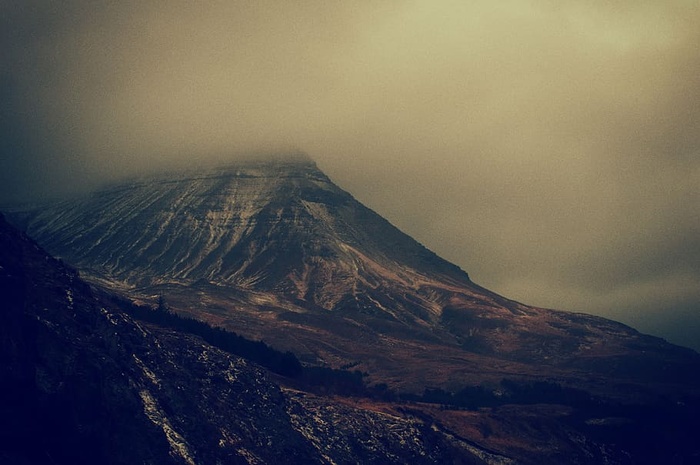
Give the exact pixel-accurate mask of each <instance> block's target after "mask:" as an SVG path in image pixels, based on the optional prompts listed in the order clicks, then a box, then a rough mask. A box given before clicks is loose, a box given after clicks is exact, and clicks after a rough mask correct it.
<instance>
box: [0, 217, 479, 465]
mask: <svg viewBox="0 0 700 465" xmlns="http://www.w3.org/2000/svg"><path fill="white" fill-rule="evenodd" d="M0 292H1V295H2V302H3V308H2V311H1V312H0V319H1V321H0V413H1V414H0V463H8V464H9V463H12V464H17V465H22V464H82V463H85V464H88V463H89V464H94V463H104V464H134V463H144V464H189V465H193V464H198V465H199V464H212V465H213V464H219V463H231V464H237V463H242V464H243V463H245V464H261V463H299V464H301V463H304V464H313V463H319V464H322V463H338V464H341V463H397V464H398V463H465V464H482V463H485V462H484V461H482V460H481V459H480V458H479V454H480V453H481V450H480V449H479V448H475V447H474V446H472V445H469V444H468V443H466V442H464V441H459V440H457V441H456V440H455V439H454V438H452V437H451V436H449V435H446V434H444V433H442V432H439V431H435V430H434V429H432V428H430V423H425V422H424V421H422V420H421V419H419V418H417V417H414V416H406V415H403V416H395V415H389V414H386V413H381V412H376V411H372V410H367V409H362V408H358V407H353V406H348V405H341V404H338V403H336V402H334V401H333V400H331V399H326V398H319V397H317V396H313V395H311V394H305V393H302V392H297V391H289V390H283V389H281V388H280V387H279V386H278V385H276V384H275V383H273V382H272V381H270V379H269V378H268V376H267V374H266V373H265V372H264V371H263V370H261V369H260V368H258V367H256V366H253V365H251V364H250V363H249V362H246V361H245V360H243V359H240V358H238V357H234V356H231V355H229V354H226V353H224V352H222V351H220V350H218V349H216V348H214V347H211V346H209V345H207V344H205V343H203V342H202V341H201V340H199V339H198V338H196V337H193V336H188V335H186V334H179V333H175V332H172V331H168V330H166V329H162V328H158V327H156V326H150V325H143V324H139V323H138V322H136V321H134V320H133V319H131V318H130V317H129V316H127V315H126V314H124V313H123V312H122V311H121V309H119V308H115V307H113V306H112V304H111V303H110V302H105V301H102V300H101V299H100V298H98V297H97V296H96V295H95V294H94V293H93V292H92V291H91V289H90V287H89V286H88V285H87V284H85V283H84V282H83V281H82V280H81V279H80V278H79V277H78V275H77V273H76V272H75V271H74V270H73V269H71V268H69V267H67V266H65V265H64V264H63V263H61V262H60V261H57V260H55V259H53V258H51V257H50V256H48V255H47V254H46V253H44V252H43V251H42V250H41V249H40V248H39V247H38V246H37V245H36V244H34V243H33V242H32V241H31V240H29V239H28V238H27V237H25V236H23V235H21V234H20V233H18V232H17V231H15V230H13V229H12V228H11V227H9V225H8V224H7V223H6V222H5V221H4V219H3V218H2V216H0Z"/></svg>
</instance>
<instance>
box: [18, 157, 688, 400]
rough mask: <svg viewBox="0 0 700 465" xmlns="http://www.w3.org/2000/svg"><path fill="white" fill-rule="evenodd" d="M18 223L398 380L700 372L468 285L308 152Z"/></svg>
mask: <svg viewBox="0 0 700 465" xmlns="http://www.w3.org/2000/svg"><path fill="white" fill-rule="evenodd" d="M15 220H16V221H17V222H18V223H19V224H21V225H22V226H23V227H24V228H26V230H27V232H28V233H29V234H30V235H31V236H32V237H34V238H36V240H37V241H38V242H39V243H41V244H42V245H43V246H44V247H46V248H47V250H49V251H50V252H51V253H53V254H55V255H57V256H60V257H63V258H64V259H66V260H67V261H69V262H70V263H72V264H74V265H75V266H76V267H78V268H79V269H80V270H81V272H83V273H85V274H86V275H87V276H88V277H90V278H92V279H93V280H95V281H99V282H101V283H103V284H106V285H108V286H110V287H111V288H113V289H119V290H121V291H122V292H124V293H126V294H128V295H130V296H131V297H132V298H133V299H135V300H146V301H149V300H150V301H151V302H152V301H154V300H155V299H156V298H157V297H158V296H159V295H163V296H165V298H166V299H167V301H168V303H169V304H170V305H171V307H172V308H173V309H175V310H177V311H178V312H182V313H187V314H190V315H193V316H195V317H197V318H200V319H203V320H206V321H209V322H211V323H213V324H216V325H221V326H225V327H229V328H232V329H234V330H235V331H237V332H240V333H242V334H245V335H247V336H249V337H253V338H262V339H265V340H266V341H267V342H268V343H270V344H272V345H274V346H276V347H278V348H281V349H285V350H292V351H293V352H295V353H297V354H299V355H300V356H302V357H303V359H304V360H305V361H307V362H310V363H315V364H327V365H331V366H334V367H339V366H350V365H352V366H355V367H357V368H358V369H361V370H363V371H366V372H368V373H369V375H370V380H373V381H376V382H386V383H388V384H389V385H390V386H392V387H396V388H400V389H405V390H414V391H421V390H422V389H423V388H425V387H426V386H439V387H446V388H449V389H459V388H462V387H464V386H465V385H477V384H484V383H498V382H499V381H500V380H502V379H503V378H506V377H515V378H523V379H532V378H538V379H543V378H544V379H553V380H556V381H557V382H562V383H564V384H569V385H577V386H579V385H584V386H586V387H587V388H588V389H591V390H594V391H596V392H605V394H606V395H618V396H622V397H627V396H630V395H639V396H645V395H649V392H653V393H654V394H653V395H659V392H664V393H668V392H674V391H675V389H676V388H678V387H683V389H685V388H684V386H687V385H688V383H690V385H693V386H696V387H697V386H698V383H699V381H698V374H697V373H698V372H700V370H695V369H689V367H694V368H700V356H698V354H697V353H695V352H693V351H690V350H686V349H682V348H680V347H676V346H673V345H671V344H668V343H666V342H665V341H663V340H660V339H658V338H653V337H650V336H645V335H641V334H639V333H638V332H636V331H634V330H633V329H631V328H629V327H627V326H624V325H622V324H619V323H616V322H613V321H610V320H605V319H603V318H597V317H592V316H588V315H581V314H571V313H564V312H556V311H552V310H546V309H540V308H534V307H529V306H526V305H522V304H519V303H517V302H513V301H510V300H508V299H505V298H503V297H501V296H498V295H496V294H494V293H492V292H490V291H488V290H486V289H483V288H481V287H479V286H477V285H475V284H474V283H472V282H471V281H470V279H469V277H468V276H467V274H466V273H465V272H463V271H462V270H460V269H459V268H458V267H456V266H454V265H452V264H450V263H448V262H446V261H445V260H442V259H441V258H439V257H437V256H436V255H435V254H433V253H432V252H430V251H428V250H427V249H425V248H424V247H423V246H421V245H420V244H418V243H417V242H416V241H414V240H413V239H411V238H410V237H408V236H406V235H405V234H403V233H401V232H400V231H398V230H397V229H396V228H394V227H393V226H392V225H390V224H389V223H388V222H387V221H386V220H384V219H383V218H381V217H380V216H379V215H377V214H376V213H374V212H372V211H371V210H369V209H367V208H366V207H364V206H363V205H361V204H360V203H359V202H357V201H356V200H355V199H354V198H353V197H352V196H351V195H350V194H348V193H346V192H344V191H342V190H341V189H340V188H338V187H337V186H335V185H334V184H333V183H332V182H331V181H330V180H329V179H328V178H327V177H326V176H325V175H324V174H323V173H322V172H320V171H319V170H318V168H317V167H316V166H315V164H314V163H313V162H312V161H311V160H309V159H308V158H305V157H294V158H291V159H288V158H278V159H272V160H253V161H247V162H243V163H240V164H237V165H232V166H227V167H221V168H212V169H202V170H196V171H191V172H180V173H171V174H167V175H162V176H158V177H153V178H149V179H143V180H138V181H132V182H129V183H124V184H121V185H118V186H114V187H112V188H109V189H105V190H102V191H100V192H97V193H95V194H93V195H91V196H88V197H85V198H81V199H73V200H70V201H66V202H63V203H60V204H56V205H52V206H48V207H42V208H40V209H36V210H32V211H26V212H23V213H20V214H16V215H15ZM621 385H624V386H626V387H625V388H624V389H623V390H621V389H620V388H619V386H621Z"/></svg>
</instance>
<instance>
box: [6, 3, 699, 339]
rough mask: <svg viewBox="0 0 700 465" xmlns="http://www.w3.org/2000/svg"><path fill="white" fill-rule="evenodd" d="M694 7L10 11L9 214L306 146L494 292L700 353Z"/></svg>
mask: <svg viewBox="0 0 700 465" xmlns="http://www.w3.org/2000/svg"><path fill="white" fill-rule="evenodd" d="M698 24H700V4H698V2H697V1H695V0H664V1H660V0H629V1H626V0H620V1H615V2H610V1H607V0H599V1H596V0H589V1H573V0H571V1H569V0H529V1H526V0H513V1H498V2H495V1H492V0H487V1H479V0H476V1H475V0H469V1H467V0H455V1H440V0H429V1H398V0H397V1H381V0H380V1H366V2H362V1H337V2H334V1H328V0H318V1H312V0H310V1H301V0H300V1H291V0H290V1H262V0H254V1H253V0H251V1H219V2H211V3H207V4H205V3H204V2H191V1H177V0H167V1H165V0H162V1H151V2H149V1H141V0H139V1H135V0H134V1H131V0H121V1H113V2H112V1H102V2H99V1H93V0H65V1H50V0H23V1H21V2H16V1H9V0H7V1H6V0H0V64H1V66H0V129H1V130H2V133H1V134H2V137H1V140H0V156H1V157H2V158H1V159H0V202H4V203H7V202H16V201H22V200H27V199H30V198H32V197H36V196H47V195H48V196H53V195H56V194H57V193H59V192H62V191H65V190H72V189H76V188H89V187H92V186H94V185H95V184H98V183H99V182H102V181H104V180H106V179H114V178H117V177H119V176H124V175H127V174H131V173H133V172H137V171H143V170H158V169H162V167H164V166H168V165H170V164H172V163H192V162H196V163H201V162H202V161H203V160H209V159H222V158H226V157H235V154H238V153H245V152H249V151H256V152H266V151H284V150H302V151H305V152H306V153H308V154H309V155H310V156H311V157H312V158H314V159H315V160H316V161H317V163H318V164H319V166H320V167H321V168H322V169H323V170H324V171H325V172H326V173H327V174H328V175H329V176H330V177H331V178H332V179H333V180H334V181H335V182H336V183H337V184H338V185H340V186H341V187H342V188H344V189H346V190H348V191H350V192H351V193H352V194H353V195H354V196H355V197H356V198H358V199H359V200H360V201H362V202H363V203H365V204H366V205H368V206H370V207H371V208H373V209H374V210H376V211H377V212H379V213H380V214H382V215H383V216H385V217H386V218H388V219H389V220H390V221H391V222H393V223H394V224H395V225H396V226H398V227H400V228H401V229H403V230H404V231H405V232H407V233H409V234H410V235H412V236H413V237H415V238H416V239H418V240H419V241H420V242H422V243H423V244H425V245H426V246H427V247H429V248H430V249H432V250H434V251H435V252H437V253H438V254H440V255H441V256H443V257H445V258H447V259H449V260H450V261H453V262H454V263H457V264H458V265H460V266H461V267H462V268H463V269H465V270H466V271H468V272H469V274H470V276H471V277H472V279H473V280H474V281H475V282H477V283H479V284H482V285H484V286H485V287H488V288H490V289H493V290H495V291H497V292H499V293H501V294H503V295H505V296H507V297H510V298H514V299H516V300H520V301H522V302H524V303H528V304H533V305H539V306H545V307H551V308H558V309H565V310H573V311H582V312H587V313H595V314H599V315H604V316H608V317H611V318H614V319H617V320H620V321H623V322H625V323H628V324H631V325H633V326H634V327H636V328H638V329H640V330H642V331H644V332H649V333H653V334H657V335H661V336H664V337H667V338H670V339H671V340H674V341H676V342H679V343H682V344H685V345H693V346H694V347H695V348H697V349H700V207H699V205H700V118H699V116H700V28H699V27H698Z"/></svg>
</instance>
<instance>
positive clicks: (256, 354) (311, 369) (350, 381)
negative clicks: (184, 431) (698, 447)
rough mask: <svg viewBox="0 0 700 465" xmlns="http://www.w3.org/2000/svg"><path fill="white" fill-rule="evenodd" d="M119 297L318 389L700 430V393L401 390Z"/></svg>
mask: <svg viewBox="0 0 700 465" xmlns="http://www.w3.org/2000/svg"><path fill="white" fill-rule="evenodd" d="M119 303H120V307H122V308H124V309H126V310H127V312H128V313H130V314H131V315H132V316H133V317H134V318H136V319H138V320H142V321H145V322H149V323H153V324H156V325H159V326H163V327H168V328H172V329H174V330H177V331H180V332H186V333H189V334H193V335H196V336H199V337H201V338H202V339H203V340H205V341H206V342H207V343H209V344H211V345H212V346H214V347H217V348H219V349H221V350H223V351H225V352H228V353H231V354H234V355H238V356H240V357H243V358H246V359H248V360H250V361H252V362H255V363H257V364H259V365H261V366H263V367H265V368H267V369H268V370H270V371H271V372H273V373H276V374H278V375H281V376H283V377H285V378H286V379H287V381H288V382H289V383H290V384H291V385H293V386H295V387H298V388H300V389H304V390H307V391H308V392H314V393H317V394H322V395H341V396H351V397H366V398H371V399H375V400H382V401H392V402H396V401H398V402H409V403H410V402H422V403H428V404H438V405H440V406H442V407H444V408H448V409H468V410H476V409H479V408H484V407H492V408H495V407H499V406H502V405H513V404H517V405H532V404H559V405H565V406H569V407H572V408H574V409H575V412H576V413H574V414H573V415H571V416H570V421H571V422H573V423H577V424H578V425H579V426H581V425H585V424H587V423H586V422H587V420H588V419H590V418H596V417H597V418H607V419H610V418H612V420H609V421H607V422H602V424H600V425H595V424H593V425H591V426H585V429H587V430H590V431H589V433H590V434H591V435H592V437H598V439H601V440H613V441H614V442H620V443H625V444H626V445H627V446H628V447H629V446H632V445H633V444H635V438H638V437H648V438H649V440H651V439H652V437H653V434H654V431H655V427H654V425H655V424H657V422H659V423H663V424H671V425H675V426H677V429H676V430H675V431H673V434H676V435H678V437H681V438H682V437H684V436H686V435H687V434H688V433H689V432H691V431H697V428H698V426H697V421H698V420H697V419H698V418H700V407H699V406H700V402H698V400H697V399H688V402H687V403H684V404H683V405H679V404H677V403H669V402H666V401H664V400H663V399H661V400H659V402H658V403H657V404H656V405H645V406H638V405H624V404H620V403H613V402H611V401H608V400H604V399H601V398H597V397H594V396H592V395H590V394H589V393H587V392H586V391H583V390H581V389H576V388H572V387H566V386H562V385H560V384H558V383H554V382H550V381H536V382H531V383H527V382H521V381H516V380H511V379H503V380H502V381H501V382H500V385H499V386H497V387H491V388H487V387H484V386H467V387H464V388H463V389H461V390H459V391H457V392H449V391H445V390H443V389H439V388H426V389H425V390H424V392H423V393H422V394H420V395H419V394H413V393H396V392H394V391H392V390H391V389H389V387H388V386H387V385H386V384H384V383H381V384H375V385H371V386H370V385H368V384H367V383H366V381H365V378H366V375H367V374H366V373H363V372H361V371H359V370H352V371H350V368H353V365H348V366H346V367H342V368H340V369H335V368H328V367H319V366H303V365H302V364H301V363H300V362H299V360H298V359H297V357H296V356H295V355H294V354H293V353H291V352H281V351H278V350H276V349H274V348H272V347H270V346H268V345H267V344H265V343H264V342H263V341H251V340H249V339H246V338H244V337H243V336H240V335H238V334H236V333H234V332H232V331H227V330H224V329H222V328H217V327H212V326H210V325H209V324H207V323H205V322H202V321H199V320H195V319H193V318H188V317H183V316H180V315H177V314H176V313H174V312H172V311H170V309H169V308H168V307H167V304H166V303H165V300H164V299H163V298H162V297H161V298H160V299H159V302H158V306H157V307H156V308H152V307H148V306H138V305H134V304H132V303H130V302H127V301H123V300H121V301H120V302H119ZM669 420H670V421H669ZM684 433H685V434H684ZM669 434H670V433H669Z"/></svg>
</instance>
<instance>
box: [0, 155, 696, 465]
mask: <svg viewBox="0 0 700 465" xmlns="http://www.w3.org/2000/svg"><path fill="white" fill-rule="evenodd" d="M11 219H12V221H13V223H15V224H16V225H20V226H21V227H22V229H25V230H26V231H27V233H28V234H29V235H30V236H32V237H33V238H35V239H36V240H37V241H38V243H39V244H41V246H43V247H47V248H48V249H49V251H50V252H51V253H52V254H55V255H57V256H59V257H61V258H60V259H54V258H52V257H51V256H50V255H48V254H47V253H46V252H44V251H43V249H42V248H41V246H40V245H38V244H37V243H35V242H33V240H31V239H29V237H28V236H27V235H25V234H24V233H20V232H18V231H17V230H15V229H14V228H13V227H11V226H9V225H8V224H7V223H6V222H5V221H4V220H3V219H2V218H1V217H0V296H1V297H2V303H3V306H2V308H0V318H1V319H2V321H0V463H17V464H25V463H27V464H29V463H31V464H34V463H46V464H52V463H188V464H191V463H196V464H209V463H212V464H213V463H274V462H281V463H466V464H484V463H486V464H525V465H528V464H533V465H534V464H545V465H548V464H551V465H554V464H560V463H576V464H599V463H603V464H631V463H634V464H637V463H640V464H655V463H682V464H685V463H697V460H698V458H699V457H700V449H699V448H698V445H697V441H696V438H697V436H698V434H700V422H698V418H700V381H699V380H698V376H700V370H699V369H698V368H700V355H698V354H697V353H695V352H694V351H692V350H689V349H684V348H681V347H677V346H674V345H672V344H668V343H667V342H665V341H663V340H661V339H658V338H654V337H651V336H646V335H643V334H640V333H638V332H637V331H635V330H633V329H631V328H629V327H627V326H624V325H622V324H620V323H616V322H614V321H610V320H605V319H602V318H597V317H593V316H589V315H583V314H573V313H568V312H561V311H554V310H548V309H541V308H535V307H530V306H527V305H523V304H520V303H517V302H514V301H511V300H508V299H506V298H504V297H501V296H498V295H496V294H494V293H492V292H490V291H488V290H486V289H483V288H481V287H480V286H478V285H476V284H474V283H473V282H472V281H471V280H470V278H469V276H468V275H467V274H466V273H465V272H463V271H462V270H460V269H459V268H458V267H456V266H454V265H452V264H450V263H447V262H445V261H444V260H442V259H440V258H439V257H437V256H436V255H435V254H433V253H432V252H430V251H428V250H426V249H425V248H424V247H423V246H421V245H420V244H418V243H417V242H415V241H414V240H412V239H411V238H410V237H408V236H406V235H405V234H403V233H401V232H400V231H398V230H397V229H396V228H394V227H393V226H391V225H390V224H389V223H388V222H386V221H385V220H384V219H382V218H381V217H380V216H379V215H377V214H376V213H374V212H372V211H371V210H369V209H367V208H366V207H364V206H362V205H361V204H359V203H358V202H357V201H356V200H355V199H354V198H353V197H352V196H351V195H350V194H348V193H346V192H344V191H342V190H341V189H340V188H338V187H337V186H335V185H334V184H333V183H332V182H331V181H330V180H329V179H328V178H327V177H326V176H325V175H324V174H323V173H322V172H320V171H319V170H318V168H317V167H316V165H315V164H314V163H313V162H312V161H311V160H309V159H308V158H306V157H294V158H291V159H289V158H278V159H271V160H248V161H245V162H240V163H238V164H236V165H230V166H224V167H218V168H208V169H198V170H193V171H189V172H175V173H167V174H162V175H159V176H153V177H149V178H143V179H139V180H131V181H128V182H124V183H121V184H118V185H115V186H111V187H109V188H106V189H103V190H100V191H98V192H95V193H93V194H91V195H89V196H85V197H82V198H74V199H70V200H66V201H63V202H59V203H56V204H52V205H43V206H39V207H35V208H31V209H23V210H16V211H14V212H13V213H12V214H11ZM64 261H65V262H66V263H70V264H71V266H68V265H66V264H65V263H64ZM73 266H75V267H76V268H77V270H78V271H76V269H75V268H73ZM144 304H148V305H150V307H152V308H153V309H151V308H150V307H148V306H144ZM156 307H159V309H158V310H155V308H156ZM168 307H169V308H170V310H167V308H168ZM136 309H138V311H136ZM163 315H165V316H167V318H163ZM177 315H179V316H177ZM183 316H184V317H187V316H189V317H195V318H197V320H200V321H202V322H206V323H207V324H209V325H211V326H216V327H219V328H227V329H229V330H233V331H235V332H236V333H239V334H241V335H243V336H246V337H248V338H249V339H253V340H255V339H264V340H265V342H266V343H267V344H268V345H269V346H272V347H273V348H276V349H280V350H282V351H285V350H291V351H292V352H294V354H296V355H297V357H299V359H300V360H301V361H302V362H303V371H302V374H301V375H295V374H294V370H291V371H290V370H286V371H285V370H282V371H281V372H279V371H278V372H276V373H271V372H269V371H267V370H266V369H264V368H263V367H262V366H258V365H256V363H254V362H253V361H252V360H253V358H249V359H245V358H241V355H243V356H245V355H244V354H238V355H234V354H232V353H231V351H228V352H226V351H225V350H228V349H225V347H224V346H225V344H224V345H222V344H219V343H217V341H216V340H215V339H216V338H208V337H207V336H206V334H204V333H203V332H201V331H200V332H197V331H191V330H189V329H187V328H191V327H199V326H196V325H194V326H193V324H192V323H191V322H190V323H187V324H186V325H170V324H169V323H164V321H166V322H167V321H169V320H173V319H175V320H177V319H178V318H180V317H183ZM156 317H157V318H156ZM198 324H200V325H201V324H203V323H198ZM204 326H205V327H207V326H206V325H204ZM210 331H214V330H213V329H211V328H210ZM216 331H219V332H218V333H217V332H216ZM216 331H214V332H215V334H217V335H218V336H220V335H221V333H220V330H216ZM218 336H217V337H218ZM249 343H250V341H249ZM212 344H213V345H212ZM252 344H253V346H255V347H261V346H262V347H265V344H262V343H252ZM283 359H284V357H283ZM263 365H265V364H264V363H263ZM330 368H332V369H330ZM279 373H282V374H281V375H280V374H279ZM284 373H287V374H284ZM290 373H291V374H290Z"/></svg>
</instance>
